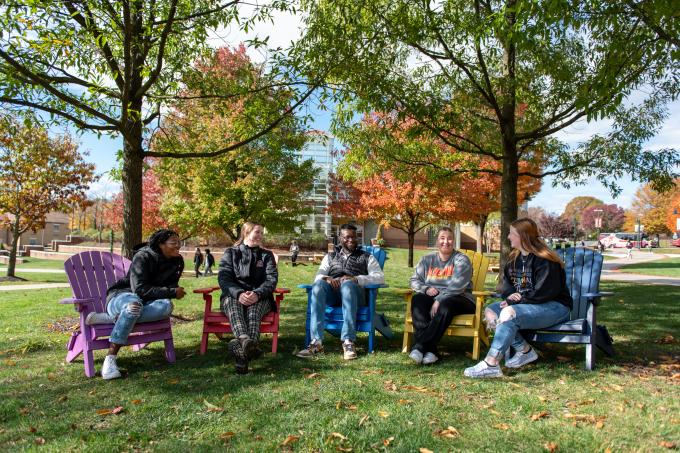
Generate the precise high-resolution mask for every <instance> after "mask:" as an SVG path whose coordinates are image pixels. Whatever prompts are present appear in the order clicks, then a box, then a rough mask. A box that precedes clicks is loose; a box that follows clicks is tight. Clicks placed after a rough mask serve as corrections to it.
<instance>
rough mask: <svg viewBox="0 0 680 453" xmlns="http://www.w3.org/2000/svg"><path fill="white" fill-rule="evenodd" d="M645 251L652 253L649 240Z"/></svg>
mask: <svg viewBox="0 0 680 453" xmlns="http://www.w3.org/2000/svg"><path fill="white" fill-rule="evenodd" d="M647 251H648V252H649V253H652V241H651V240H649V241H647Z"/></svg>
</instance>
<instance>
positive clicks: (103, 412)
mask: <svg viewBox="0 0 680 453" xmlns="http://www.w3.org/2000/svg"><path fill="white" fill-rule="evenodd" d="M124 410H125V408H124V407H123V406H116V407H114V408H113V409H97V415H114V414H120V413H121V412H123V411H124Z"/></svg>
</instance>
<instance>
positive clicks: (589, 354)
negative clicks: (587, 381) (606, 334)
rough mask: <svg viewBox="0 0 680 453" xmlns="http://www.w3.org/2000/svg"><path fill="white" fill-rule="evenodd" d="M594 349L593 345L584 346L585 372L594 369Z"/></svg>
mask: <svg viewBox="0 0 680 453" xmlns="http://www.w3.org/2000/svg"><path fill="white" fill-rule="evenodd" d="M591 341H592V340H591ZM595 349H596V348H595V345H594V344H593V343H587V344H586V370H588V371H592V370H593V368H595Z"/></svg>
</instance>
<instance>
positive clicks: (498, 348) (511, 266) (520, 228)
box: [464, 218, 572, 378]
mask: <svg viewBox="0 0 680 453" xmlns="http://www.w3.org/2000/svg"><path fill="white" fill-rule="evenodd" d="M508 239H509V240H510V245H512V247H513V249H514V250H513V251H512V252H511V253H510V256H509V257H508V262H507V263H505V268H504V269H503V283H502V287H501V290H500V293H501V295H502V296H503V298H504V299H505V300H503V301H502V302H496V303H493V304H491V305H489V306H488V307H487V308H486V310H485V317H486V323H487V326H488V327H489V328H491V329H495V330H496V334H495V335H494V337H493V342H492V343H491V347H490V348H489V352H488V353H487V355H486V358H485V359H484V360H482V361H481V362H479V363H478V364H477V365H475V366H473V367H469V368H466V369H465V372H464V375H465V376H467V377H471V378H493V377H501V376H503V372H502V371H501V367H500V359H501V358H502V357H503V356H504V355H505V353H506V352H507V351H509V349H510V347H512V349H514V350H515V354H514V355H513V356H512V358H510V359H508V360H506V361H505V366H506V367H508V368H520V367H522V366H524V365H526V364H528V363H531V362H533V361H535V360H537V359H538V354H536V351H534V350H533V349H532V348H531V346H530V345H529V343H527V342H526V340H525V339H524V337H522V334H521V333H520V330H522V329H543V328H545V327H550V326H552V325H555V324H558V323H561V322H564V321H566V320H567V319H569V312H570V311H571V306H572V299H571V294H570V293H569V289H568V288H567V281H566V274H565V272H564V269H563V266H564V264H563V263H562V260H561V259H560V257H559V255H557V254H556V253H555V252H553V251H552V250H551V249H550V248H548V246H547V245H546V244H545V242H543V240H542V239H541V238H540V237H539V234H538V227H537V226H536V223H535V222H534V221H533V220H531V219H528V218H524V219H517V220H515V221H514V222H512V224H511V225H510V234H509V235H508Z"/></svg>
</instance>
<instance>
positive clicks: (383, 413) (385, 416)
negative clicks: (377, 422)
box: [378, 411, 390, 418]
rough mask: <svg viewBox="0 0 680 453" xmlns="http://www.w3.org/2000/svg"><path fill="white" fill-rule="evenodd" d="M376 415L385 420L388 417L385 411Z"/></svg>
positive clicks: (388, 414)
mask: <svg viewBox="0 0 680 453" xmlns="http://www.w3.org/2000/svg"><path fill="white" fill-rule="evenodd" d="M378 415H380V416H381V417H382V418H387V417H389V416H390V413H389V412H387V411H378Z"/></svg>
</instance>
